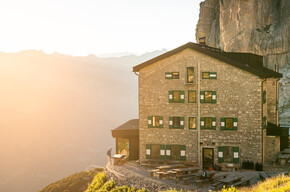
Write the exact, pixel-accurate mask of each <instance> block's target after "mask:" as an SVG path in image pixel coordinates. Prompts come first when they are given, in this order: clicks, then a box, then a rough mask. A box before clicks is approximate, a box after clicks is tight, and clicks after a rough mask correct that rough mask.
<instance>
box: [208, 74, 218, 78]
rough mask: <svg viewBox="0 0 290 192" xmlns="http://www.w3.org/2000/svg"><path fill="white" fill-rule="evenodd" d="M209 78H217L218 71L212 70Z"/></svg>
mask: <svg viewBox="0 0 290 192" xmlns="http://www.w3.org/2000/svg"><path fill="white" fill-rule="evenodd" d="M209 78H210V79H216V78H217V75H216V72H210V73H209Z"/></svg>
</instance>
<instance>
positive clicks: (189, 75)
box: [187, 67, 194, 83]
mask: <svg viewBox="0 0 290 192" xmlns="http://www.w3.org/2000/svg"><path fill="white" fill-rule="evenodd" d="M193 81H194V67H187V83H193Z"/></svg>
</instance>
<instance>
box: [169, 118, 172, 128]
mask: <svg viewBox="0 0 290 192" xmlns="http://www.w3.org/2000/svg"><path fill="white" fill-rule="evenodd" d="M169 128H173V118H172V117H169Z"/></svg>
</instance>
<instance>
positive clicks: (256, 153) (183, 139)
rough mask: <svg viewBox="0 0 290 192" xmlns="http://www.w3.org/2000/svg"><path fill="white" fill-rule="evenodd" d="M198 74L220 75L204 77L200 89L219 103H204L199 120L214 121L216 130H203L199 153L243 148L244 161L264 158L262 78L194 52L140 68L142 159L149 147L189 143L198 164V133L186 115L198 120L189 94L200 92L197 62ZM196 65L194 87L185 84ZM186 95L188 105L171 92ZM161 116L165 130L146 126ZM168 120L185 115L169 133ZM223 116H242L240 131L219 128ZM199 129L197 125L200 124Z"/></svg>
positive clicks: (191, 156)
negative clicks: (170, 98) (150, 118)
mask: <svg viewBox="0 0 290 192" xmlns="http://www.w3.org/2000/svg"><path fill="white" fill-rule="evenodd" d="M198 62H199V63H200V66H201V69H200V71H201V72H202V71H210V72H217V79H201V91H205V90H208V91H216V92H217V103H216V104H212V103H201V104H200V106H201V117H216V120H217V122H216V123H217V128H216V130H201V140H200V141H201V142H202V145H201V149H202V148H203V147H206V148H207V147H210V148H214V157H215V163H217V156H218V150H217V147H218V146H234V147H239V152H240V153H239V156H240V162H241V161H244V160H250V161H254V162H261V160H262V151H261V150H262V99H261V96H262V88H261V79H260V78H259V77H258V76H255V75H253V74H251V73H248V72H246V71H244V70H240V69H238V68H236V67H233V66H231V65H229V64H227V63H224V62H221V61H219V60H216V59H214V58H212V57H209V56H206V55H204V54H201V53H199V52H196V51H194V50H191V49H186V50H183V51H182V52H180V53H177V54H175V55H173V56H171V57H168V58H166V59H163V60H161V61H159V62H156V63H155V64H152V65H149V66H147V67H145V68H143V69H141V70H140V73H139V128H140V160H141V161H142V160H144V159H145V158H146V153H145V152H146V144H182V145H186V159H187V160H194V161H197V131H196V130H188V117H190V116H193V117H197V110H198V109H197V106H198V105H197V103H188V102H187V101H188V95H187V91H188V90H196V91H198V90H197V85H196V84H197V63H198ZM192 66H193V67H195V84H186V79H185V78H186V67H192ZM175 71H178V72H180V79H170V80H169V79H165V72H175ZM170 90H183V91H185V103H169V101H168V91H170ZM153 115H158V116H163V118H164V125H163V128H148V125H147V118H148V116H153ZM169 116H183V117H184V120H185V122H184V125H185V128H184V129H182V130H180V129H169V125H168V124H169ZM222 117H234V118H238V130H237V131H225V130H223V131H222V130H221V129H220V119H221V118H222ZM197 126H199V121H198V123H197Z"/></svg>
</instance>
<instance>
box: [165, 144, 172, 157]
mask: <svg viewBox="0 0 290 192" xmlns="http://www.w3.org/2000/svg"><path fill="white" fill-rule="evenodd" d="M166 159H169V160H170V159H171V145H166Z"/></svg>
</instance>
